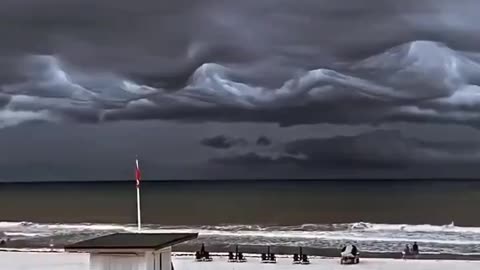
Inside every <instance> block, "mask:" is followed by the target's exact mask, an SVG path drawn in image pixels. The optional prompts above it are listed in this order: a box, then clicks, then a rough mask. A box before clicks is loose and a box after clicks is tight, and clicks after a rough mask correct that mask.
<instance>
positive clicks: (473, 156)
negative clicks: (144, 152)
mask: <svg viewBox="0 0 480 270" xmlns="http://www.w3.org/2000/svg"><path fill="white" fill-rule="evenodd" d="M276 149H277V150H274V151H270V152H266V151H251V152H245V153H235V154H232V153H229V154H227V155H225V156H223V157H217V158H215V159H213V160H212V161H214V162H217V163H221V164H228V165H237V166H251V165H253V164H259V165H262V164H270V165H272V164H276V165H285V164H294V165H297V166H299V167H303V168H309V169H314V170H319V171H321V170H324V169H340V170H344V169H346V170H352V169H382V170H385V169H404V168H416V169H422V168H435V167H443V166H447V167H450V168H455V166H460V165H470V166H472V167H474V166H478V165H479V161H478V158H479V157H480V143H479V142H478V141H469V142H454V141H450V142H430V141H425V140H421V139H416V138H408V137H405V136H403V135H402V134H401V132H399V131H391V130H378V131H373V132H368V133H363V134H360V135H356V136H336V137H331V138H312V139H301V140H294V141H290V142H287V143H285V144H284V145H283V147H282V148H281V150H279V149H280V148H279V147H278V146H277V147H276Z"/></svg>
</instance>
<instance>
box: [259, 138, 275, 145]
mask: <svg viewBox="0 0 480 270" xmlns="http://www.w3.org/2000/svg"><path fill="white" fill-rule="evenodd" d="M256 144H257V145H260V146H268V145H270V144H272V140H270V139H269V138H268V137H266V136H260V137H258V139H257V142H256Z"/></svg>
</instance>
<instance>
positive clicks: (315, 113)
mask: <svg viewBox="0 0 480 270" xmlns="http://www.w3.org/2000/svg"><path fill="white" fill-rule="evenodd" d="M479 59H480V56H479V55H478V54H472V53H468V52H462V51H455V50H453V49H450V48H448V47H447V46H445V45H443V44H440V43H435V42H430V41H415V42H410V43H406V44H402V45H399V46H396V47H394V48H391V49H389V50H387V51H384V52H380V53H379V54H376V55H373V56H371V57H368V58H366V59H363V60H360V61H355V62H351V63H339V64H337V65H336V66H335V67H334V68H322V67H319V68H317V69H313V70H310V71H306V72H304V73H303V74H300V75H298V76H295V77H294V78H291V79H289V80H287V81H285V82H284V83H283V85H282V86H281V87H279V88H267V87H263V86H260V85H254V84H252V83H250V82H249V81H248V80H243V81H242V80H237V79H235V78H236V76H235V67H234V66H225V65H219V64H213V63H207V64H203V65H201V66H200V67H199V68H198V69H197V70H195V72H194V73H193V74H192V75H191V76H190V78H189V80H188V82H187V84H186V86H185V87H182V88H179V89H173V90H172V89H168V90H167V89H162V88H158V87H153V86H149V85H141V84H138V83H136V82H135V81H133V80H129V79H126V78H122V77H121V76H119V75H116V74H109V73H101V72H88V71H83V70H78V69H76V68H75V67H72V66H69V65H68V63H63V62H62V61H61V59H59V58H58V57H55V56H31V57H28V58H27V59H26V61H25V62H24V63H23V65H22V66H21V69H20V73H19V74H18V75H19V78H21V79H18V80H17V82H14V83H8V84H2V85H1V86H0V91H1V96H2V100H4V102H2V104H3V105H2V109H1V112H2V113H3V114H6V113H8V114H9V115H10V116H11V117H12V118H14V119H17V120H16V121H15V123H21V122H23V121H28V120H30V119H32V118H33V119H45V120H51V121H59V120H63V121H84V122H104V121H116V120H129V119H168V120H177V121H228V122H235V121H251V122H271V123H278V124H280V125H297V124H306V123H339V124H359V123H367V124H372V123H388V122H395V121H405V122H430V123H434V122H436V123H458V124H466V125H470V126H474V127H477V126H478V124H479V123H480V122H479V121H480V112H479V110H478V109H479V108H480V95H479V93H480V86H479V85H480V60H479ZM25 115H29V117H25Z"/></svg>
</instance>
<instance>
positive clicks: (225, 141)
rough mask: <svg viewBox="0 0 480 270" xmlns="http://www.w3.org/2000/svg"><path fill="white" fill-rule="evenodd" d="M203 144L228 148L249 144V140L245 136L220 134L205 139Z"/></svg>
mask: <svg viewBox="0 0 480 270" xmlns="http://www.w3.org/2000/svg"><path fill="white" fill-rule="evenodd" d="M201 144H203V145H205V146H209V147H213V148H218V149H228V148H231V147H235V146H245V145H247V144H248V142H247V140H245V139H243V138H233V137H228V136H225V135H218V136H215V137H210V138H205V139H203V140H202V141H201Z"/></svg>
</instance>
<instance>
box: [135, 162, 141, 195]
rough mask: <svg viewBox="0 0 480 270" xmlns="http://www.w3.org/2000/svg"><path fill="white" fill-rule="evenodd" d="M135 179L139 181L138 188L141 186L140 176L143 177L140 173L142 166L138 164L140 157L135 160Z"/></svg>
mask: <svg viewBox="0 0 480 270" xmlns="http://www.w3.org/2000/svg"><path fill="white" fill-rule="evenodd" d="M135 164H136V166H135V180H136V181H137V188H138V187H140V178H141V174H140V167H139V166H138V158H137V159H136V160H135Z"/></svg>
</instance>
